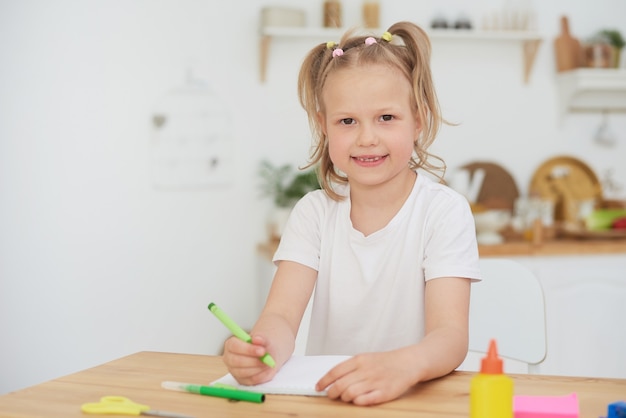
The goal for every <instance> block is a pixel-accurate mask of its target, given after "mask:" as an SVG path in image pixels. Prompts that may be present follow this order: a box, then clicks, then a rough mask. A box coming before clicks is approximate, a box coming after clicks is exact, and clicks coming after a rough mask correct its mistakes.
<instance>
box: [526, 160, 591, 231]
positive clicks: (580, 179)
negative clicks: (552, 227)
mask: <svg viewBox="0 0 626 418" xmlns="http://www.w3.org/2000/svg"><path fill="white" fill-rule="evenodd" d="M529 192H530V194H531V195H537V196H539V197H541V198H543V199H547V200H551V201H553V202H554V219H555V220H556V221H564V222H570V223H577V222H578V221H579V220H580V209H581V205H582V204H584V203H585V202H589V201H593V202H595V203H599V202H600V201H601V200H602V185H601V183H600V181H599V180H598V177H597V176H596V174H595V173H594V171H593V170H592V169H591V168H590V167H589V166H588V165H587V164H585V163H584V162H582V161H581V160H579V159H577V158H574V157H569V156H558V157H554V158H550V159H549V160H547V161H545V162H544V163H542V164H541V165H540V166H539V167H538V168H537V170H536V171H535V173H534V175H533V177H532V179H531V182H530V187H529Z"/></svg>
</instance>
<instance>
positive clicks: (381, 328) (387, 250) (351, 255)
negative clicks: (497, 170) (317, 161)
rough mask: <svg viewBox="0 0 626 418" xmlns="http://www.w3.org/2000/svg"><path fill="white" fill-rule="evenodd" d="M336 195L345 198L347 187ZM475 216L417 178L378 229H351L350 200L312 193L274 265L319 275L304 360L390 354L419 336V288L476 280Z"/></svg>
mask: <svg viewBox="0 0 626 418" xmlns="http://www.w3.org/2000/svg"><path fill="white" fill-rule="evenodd" d="M341 194H344V195H346V196H349V191H348V186H346V188H345V189H344V191H343V192H341ZM474 228H475V227H474V218H473V217H472V213H471V210H470V207H469V204H468V203H467V200H466V199H465V198H464V197H463V196H462V195H460V194H459V193H457V192H455V191H454V190H452V189H450V188H448V187H446V186H444V185H441V184H439V183H436V182H434V181H433V180H431V179H429V178H427V177H426V176H424V175H422V174H419V175H418V176H417V179H416V181H415V185H414V186H413V190H412V191H411V194H410V195H409V197H408V199H407V201H406V202H405V203H404V205H403V206H402V208H401V209H400V210H399V211H398V213H397V214H396V215H395V216H394V218H393V219H392V220H391V221H390V222H389V224H387V226H385V227H384V228H383V229H381V230H379V231H377V232H375V233H373V234H371V235H368V236H364V235H363V234H362V233H361V232H359V231H357V230H356V229H354V228H353V227H352V222H351V220H350V199H348V198H346V199H344V200H342V201H340V202H337V201H334V200H332V199H330V198H329V197H328V196H327V195H326V193H325V192H323V191H321V190H317V191H314V192H311V193H309V194H308V195H306V196H305V197H303V198H302V199H301V200H300V201H299V202H298V204H297V205H296V206H295V208H294V209H293V211H292V213H291V216H290V218H289V221H288V222H287V225H286V227H285V231H284V233H283V235H282V238H281V242H280V245H279V246H278V250H277V251H276V253H275V255H274V262H278V261H281V260H290V261H294V262H297V263H300V264H303V265H305V266H308V267H311V268H312V269H314V270H317V271H318V277H317V282H316V287H315V298H314V301H313V307H312V313H311V323H310V328H309V337H308V340H307V349H306V353H307V354H308V355H322V354H347V355H354V354H357V353H362V352H374V351H388V350H393V349H396V348H400V347H404V346H407V345H410V344H415V343H417V342H419V341H420V340H421V339H422V338H423V336H424V286H425V283H426V281H427V280H431V279H436V278H438V277H465V278H468V279H478V278H479V276H480V272H479V267H478V248H477V244H476V232H475V229H474Z"/></svg>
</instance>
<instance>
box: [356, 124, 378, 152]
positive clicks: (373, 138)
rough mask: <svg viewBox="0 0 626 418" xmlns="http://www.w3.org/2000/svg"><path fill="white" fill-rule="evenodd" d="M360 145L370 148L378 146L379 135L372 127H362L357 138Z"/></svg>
mask: <svg viewBox="0 0 626 418" xmlns="http://www.w3.org/2000/svg"><path fill="white" fill-rule="evenodd" d="M357 143H358V145H360V146H362V147H368V146H372V145H376V144H378V134H377V132H376V130H375V129H374V128H373V127H372V126H368V125H362V127H361V129H360V131H359V136H358V138H357Z"/></svg>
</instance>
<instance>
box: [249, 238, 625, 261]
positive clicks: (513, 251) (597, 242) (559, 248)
mask: <svg viewBox="0 0 626 418" xmlns="http://www.w3.org/2000/svg"><path fill="white" fill-rule="evenodd" d="M277 246H278V241H277V240H272V241H268V242H264V243H262V244H259V245H258V247H257V249H258V251H259V253H260V254H261V255H262V256H263V257H265V258H267V259H269V260H271V259H272V256H273V255H274V252H275V251H276V248H277ZM478 252H479V253H480V256H481V257H505V256H552V255H583V254H584V255H592V254H626V239H622V238H615V239H555V240H546V241H543V242H541V243H539V244H534V243H532V242H529V241H507V242H504V243H503V244H497V245H479V246H478Z"/></svg>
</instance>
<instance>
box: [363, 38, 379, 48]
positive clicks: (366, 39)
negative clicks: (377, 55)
mask: <svg viewBox="0 0 626 418" xmlns="http://www.w3.org/2000/svg"><path fill="white" fill-rule="evenodd" d="M375 43H378V42H376V39H374V38H372V37H371V36H369V37H367V38H365V45H368V46H369V45H372V44H375Z"/></svg>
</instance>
